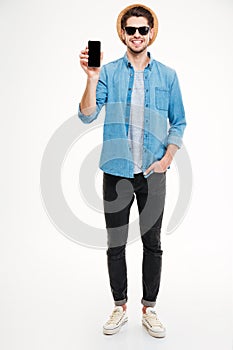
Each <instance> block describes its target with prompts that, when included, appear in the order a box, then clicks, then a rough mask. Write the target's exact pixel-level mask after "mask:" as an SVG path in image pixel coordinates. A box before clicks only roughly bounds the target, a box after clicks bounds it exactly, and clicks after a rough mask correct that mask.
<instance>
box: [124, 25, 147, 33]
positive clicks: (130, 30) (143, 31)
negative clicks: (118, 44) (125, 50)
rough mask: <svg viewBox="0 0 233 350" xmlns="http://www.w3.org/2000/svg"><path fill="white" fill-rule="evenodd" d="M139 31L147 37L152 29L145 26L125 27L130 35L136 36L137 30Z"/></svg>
mask: <svg viewBox="0 0 233 350" xmlns="http://www.w3.org/2000/svg"><path fill="white" fill-rule="evenodd" d="M137 29H138V31H139V34H141V35H147V34H148V33H149V31H150V27H147V26H143V27H125V31H126V33H127V34H128V35H134V34H135V33H136V30H137Z"/></svg>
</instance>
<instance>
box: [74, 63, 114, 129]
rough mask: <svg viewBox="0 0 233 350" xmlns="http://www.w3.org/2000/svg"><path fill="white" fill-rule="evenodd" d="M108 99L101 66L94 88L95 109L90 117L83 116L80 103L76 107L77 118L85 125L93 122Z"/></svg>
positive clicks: (104, 74)
mask: <svg viewBox="0 0 233 350" xmlns="http://www.w3.org/2000/svg"><path fill="white" fill-rule="evenodd" d="M107 99H108V90H107V74H106V71H105V67H104V66H103V67H102V69H101V72H100V77H99V81H98V84H97V88H96V109H95V111H94V112H93V113H92V114H90V115H85V114H83V113H82V112H81V109H80V103H79V106H78V117H79V118H80V119H81V121H82V122H83V123H85V124H89V123H91V122H93V121H94V120H95V119H96V118H97V117H98V115H99V113H100V111H101V109H102V107H103V106H104V104H105V103H106V102H107Z"/></svg>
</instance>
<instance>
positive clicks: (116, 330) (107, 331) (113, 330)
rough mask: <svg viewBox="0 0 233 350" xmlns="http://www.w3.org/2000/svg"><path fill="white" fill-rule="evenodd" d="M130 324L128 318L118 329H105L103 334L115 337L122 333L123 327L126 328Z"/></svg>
mask: <svg viewBox="0 0 233 350" xmlns="http://www.w3.org/2000/svg"><path fill="white" fill-rule="evenodd" d="M127 322H128V318H126V319H124V321H123V322H122V323H121V324H120V325H119V326H118V327H116V328H114V329H105V328H103V333H104V334H105V335H113V334H116V333H118V332H119V331H120V329H121V327H122V326H124V325H125V324H126V323H127Z"/></svg>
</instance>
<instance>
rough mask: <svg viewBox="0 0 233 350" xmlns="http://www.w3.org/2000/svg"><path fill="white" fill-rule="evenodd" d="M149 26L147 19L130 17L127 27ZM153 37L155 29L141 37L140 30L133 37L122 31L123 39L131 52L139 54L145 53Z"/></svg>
mask: <svg viewBox="0 0 233 350" xmlns="http://www.w3.org/2000/svg"><path fill="white" fill-rule="evenodd" d="M144 26H148V20H147V19H146V18H145V17H130V18H128V19H127V22H126V27H144ZM152 36H153V28H152V29H150V31H149V33H148V34H147V35H141V34H140V33H139V31H138V30H136V32H135V33H134V34H133V35H128V34H127V33H126V31H125V30H124V29H122V38H123V40H124V42H125V44H126V46H127V48H128V50H129V51H130V52H132V53H133V54H139V53H141V52H144V51H145V50H146V49H147V47H148V45H149V42H150V39H151V38H152Z"/></svg>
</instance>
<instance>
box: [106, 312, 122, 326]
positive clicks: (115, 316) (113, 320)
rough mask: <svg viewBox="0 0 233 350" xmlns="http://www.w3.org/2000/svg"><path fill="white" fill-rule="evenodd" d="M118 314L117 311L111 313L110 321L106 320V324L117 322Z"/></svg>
mask: <svg viewBox="0 0 233 350" xmlns="http://www.w3.org/2000/svg"><path fill="white" fill-rule="evenodd" d="M120 314H121V312H120V311H119V310H113V313H112V314H111V316H110V319H109V320H108V322H107V324H110V323H115V322H116V321H118V318H119V316H120Z"/></svg>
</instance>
